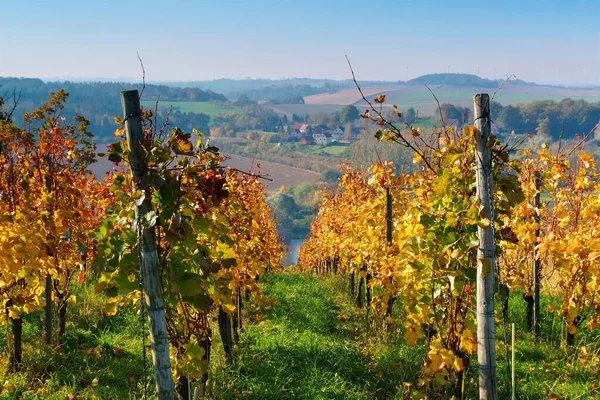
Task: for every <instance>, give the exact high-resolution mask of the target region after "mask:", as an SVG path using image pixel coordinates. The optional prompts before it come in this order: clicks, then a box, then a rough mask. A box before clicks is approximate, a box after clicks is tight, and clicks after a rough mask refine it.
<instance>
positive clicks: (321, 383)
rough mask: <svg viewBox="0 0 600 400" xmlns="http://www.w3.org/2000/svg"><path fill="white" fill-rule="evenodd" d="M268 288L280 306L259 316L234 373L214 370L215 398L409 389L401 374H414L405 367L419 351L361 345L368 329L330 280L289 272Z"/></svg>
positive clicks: (337, 395) (361, 395) (364, 394)
mask: <svg viewBox="0 0 600 400" xmlns="http://www.w3.org/2000/svg"><path fill="white" fill-rule="evenodd" d="M261 279H262V278H261ZM262 286H263V288H264V291H265V295H266V296H268V297H272V298H274V299H275V303H273V304H267V305H264V306H261V307H259V309H258V310H256V312H258V313H253V315H254V317H255V318H256V317H258V319H259V321H257V322H255V323H253V324H252V325H250V326H248V327H247V329H246V331H245V332H244V334H243V335H242V337H241V341H240V344H239V348H238V351H237V357H236V360H235V362H234V366H233V368H232V370H231V372H230V374H229V375H225V374H223V372H222V371H223V369H222V368H219V369H218V370H217V371H215V372H214V374H215V377H214V379H215V380H216V381H217V384H216V386H215V387H214V388H213V390H214V393H216V395H215V396H214V398H218V399H234V398H238V397H239V396H244V397H247V398H253V399H282V398H283V399H285V398H294V399H370V398H390V396H393V395H394V393H395V392H396V391H397V388H396V386H397V385H402V379H401V378H399V377H398V374H401V375H403V376H404V374H405V372H406V370H404V369H403V368H398V366H399V365H400V364H398V363H399V362H400V363H401V362H402V360H403V359H411V358H412V357H413V356H414V349H409V352H408V353H406V352H397V353H394V354H383V353H381V354H379V357H377V358H374V357H373V356H372V354H371V351H370V349H371V348H370V346H367V345H366V343H365V342H363V341H362V340H356V339H357V337H360V335H361V332H362V330H361V328H359V325H360V323H359V324H358V325H355V323H354V322H352V323H349V322H348V321H349V319H351V316H352V317H358V314H356V312H357V310H355V309H353V307H352V306H349V305H348V304H345V303H339V302H338V301H337V299H336V296H335V294H334V292H332V290H331V288H329V287H328V286H327V282H325V281H322V280H320V279H317V278H315V277H313V276H309V275H302V274H293V273H283V274H279V275H271V276H268V277H265V279H264V280H263V281H262ZM261 315H262V316H264V319H262V318H263V317H260V316H261ZM358 320H360V318H358V319H357V320H356V321H358Z"/></svg>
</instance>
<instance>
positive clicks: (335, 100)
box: [304, 86, 403, 105]
mask: <svg viewBox="0 0 600 400" xmlns="http://www.w3.org/2000/svg"><path fill="white" fill-rule="evenodd" d="M402 88H403V87H402V86H397V87H395V86H387V87H366V88H362V90H363V93H364V94H365V96H372V95H376V94H377V93H382V92H385V91H390V90H401V89H402ZM360 99H361V97H360V93H359V92H358V90H356V88H353V89H345V90H340V91H339V92H336V93H322V94H315V95H312V96H305V97H304V102H305V103H306V104H311V105H312V104H318V105H324V104H341V105H348V104H354V103H356V102H357V101H359V100H360Z"/></svg>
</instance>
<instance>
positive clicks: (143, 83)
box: [136, 51, 146, 99]
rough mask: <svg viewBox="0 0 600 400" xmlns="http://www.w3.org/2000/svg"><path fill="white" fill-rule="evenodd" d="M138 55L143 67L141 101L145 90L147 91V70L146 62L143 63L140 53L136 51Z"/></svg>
mask: <svg viewBox="0 0 600 400" xmlns="http://www.w3.org/2000/svg"><path fill="white" fill-rule="evenodd" d="M136 54H137V58H138V60H140V66H141V67H142V90H141V91H140V99H141V98H142V95H143V94H144V89H146V70H145V69H144V62H143V61H142V58H141V57H140V53H139V52H137V51H136Z"/></svg>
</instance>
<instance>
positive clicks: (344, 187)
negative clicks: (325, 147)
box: [0, 91, 600, 399]
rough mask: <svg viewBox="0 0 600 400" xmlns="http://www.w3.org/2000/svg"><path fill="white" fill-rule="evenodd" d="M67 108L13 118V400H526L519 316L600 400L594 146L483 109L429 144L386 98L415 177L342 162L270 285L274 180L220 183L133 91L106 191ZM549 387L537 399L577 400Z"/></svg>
mask: <svg viewBox="0 0 600 400" xmlns="http://www.w3.org/2000/svg"><path fill="white" fill-rule="evenodd" d="M67 96H68V95H67V94H66V93H65V92H64V91H58V92H56V93H53V94H52V96H51V98H50V99H49V100H48V102H47V103H46V104H44V105H43V106H41V107H40V108H39V109H37V110H35V111H33V112H31V113H28V114H26V115H25V116H24V118H23V124H24V125H23V126H22V127H21V126H18V125H17V124H16V123H14V122H13V121H12V118H11V114H10V112H6V111H2V112H0V135H1V136H0V207H2V217H1V219H0V302H1V303H2V306H3V312H2V313H1V314H0V321H1V322H2V325H3V326H4V328H5V335H4V337H2V338H0V351H2V352H3V354H6V355H7V356H8V357H7V358H6V360H4V361H2V363H0V371H2V372H4V374H5V377H4V378H5V379H4V384H3V385H2V386H1V387H0V396H2V398H48V397H53V398H73V399H74V398H118V397H123V398H125V397H126V396H129V397H130V398H146V397H154V396H156V397H157V398H159V399H172V398H175V397H177V398H179V399H189V398H195V399H198V398H206V397H208V398H237V397H252V398H259V399H265V398H307V399H309V398H314V399H316V398H323V399H325V398H361V399H362V398H403V399H419V398H427V399H446V398H448V399H449V398H455V399H465V398H474V397H477V396H479V398H482V399H498V398H506V397H510V394H511V391H512V392H513V395H514V394H516V396H517V397H520V396H519V394H520V392H519V390H521V389H522V390H525V386H527V385H528V384H531V382H525V381H523V379H520V380H519V382H518V384H517V385H516V388H515V386H514V385H513V384H514V380H513V384H511V382H510V380H509V378H510V372H509V371H510V369H511V367H515V365H514V363H513V362H511V361H510V357H509V347H510V345H511V344H512V343H513V342H512V340H511V339H510V337H509V336H510V335H509V331H510V324H511V323H514V322H517V325H518V329H519V330H520V331H519V336H520V337H521V338H523V337H527V338H529V339H531V340H530V341H531V342H532V343H533V347H535V348H538V347H539V348H543V349H545V352H546V354H540V355H537V356H535V357H537V359H538V360H542V361H543V369H545V372H546V373H548V374H550V371H551V368H553V367H552V366H553V365H554V366H556V365H557V363H559V361H560V363H563V364H561V365H563V368H565V369H568V368H569V367H568V366H565V365H564V363H566V362H567V361H565V360H570V361H568V362H571V364H569V365H576V366H577V368H578V371H579V372H577V374H578V376H579V378H578V379H580V381H581V382H584V383H583V386H584V388H583V389H581V390H580V391H579V392H576V393H577V396H579V398H591V397H594V396H596V397H598V391H597V389H596V388H595V386H593V387H592V386H591V385H590V384H589V382H593V381H594V380H596V381H597V379H598V371H600V370H599V367H598V365H599V364H598V362H599V353H598V350H597V346H596V344H595V340H596V339H597V337H598V333H599V332H598V327H599V323H600V322H599V321H598V312H600V296H599V293H598V280H599V279H600V267H599V263H598V261H599V260H600V233H599V227H600V181H599V180H598V174H597V167H596V164H595V162H594V159H593V157H592V156H591V155H589V154H587V153H585V151H584V146H585V141H586V138H587V136H583V137H579V138H576V139H575V141H574V142H569V143H567V142H566V141H562V140H561V142H560V143H559V145H558V147H556V148H552V149H551V148H550V146H548V145H543V146H541V147H539V148H537V147H533V145H532V146H528V145H525V144H524V143H525V142H523V141H521V142H516V143H502V142H501V141H500V140H499V139H498V138H496V137H495V136H493V135H491V134H490V118H489V103H490V101H489V97H488V96H487V95H477V96H476V98H475V111H476V113H475V126H469V127H465V128H463V129H460V130H457V129H455V128H453V127H447V128H446V127H445V125H444V121H443V117H442V118H441V119H442V121H441V126H442V128H434V130H433V132H432V133H431V134H430V133H427V134H425V133H424V132H421V130H420V129H418V128H416V127H415V126H413V125H411V124H410V123H404V124H403V125H401V126H400V125H397V124H395V122H394V121H390V120H387V119H385V117H384V115H383V113H382V112H381V111H382V110H383V106H384V103H385V101H386V99H385V96H384V95H380V96H378V97H376V98H375V99H374V103H375V104H370V109H368V110H367V111H366V112H365V113H364V114H363V115H362V117H363V118H366V119H370V120H372V121H374V122H375V123H376V124H377V125H378V126H379V127H380V128H381V130H379V131H378V132H377V134H376V137H377V138H378V139H379V140H382V141H388V142H390V143H391V144H390V145H394V146H400V145H402V146H405V147H407V148H409V149H410V150H411V151H412V152H413V153H414V160H413V168H412V170H411V171H405V170H397V169H396V168H395V167H394V165H392V164H391V163H389V162H385V161H381V162H379V163H377V164H375V165H373V166H372V167H371V169H370V170H369V171H358V170H354V169H352V168H351V167H350V166H348V165H343V166H342V167H341V168H342V173H343V175H342V177H341V178H340V181H339V185H338V186H337V188H336V189H326V190H323V192H322V199H321V201H320V206H319V210H318V215H317V217H316V219H315V220H314V221H313V222H312V225H311V231H310V235H309V237H308V239H307V240H306V242H305V243H304V244H303V246H302V247H301V249H300V253H299V263H298V266H297V267H294V268H293V269H292V271H291V272H285V273H276V272H281V270H282V266H281V261H282V257H283V253H284V248H283V245H282V244H281V242H282V240H281V238H280V237H279V235H278V233H277V231H276V229H275V222H274V221H273V219H272V217H271V210H270V208H269V207H268V206H267V204H266V202H265V196H266V195H265V187H264V185H263V184H262V183H261V177H260V175H256V174H248V173H244V172H240V171H238V170H235V169H232V168H226V167H225V166H224V165H226V164H227V163H226V160H225V157H223V156H222V155H221V154H220V153H219V150H218V149H217V148H216V147H214V146H212V145H211V144H210V141H209V140H207V139H206V138H204V136H203V135H202V133H200V132H198V131H195V130H194V131H192V132H184V131H182V130H180V129H178V128H172V127H170V126H169V125H168V123H167V122H162V121H158V120H157V117H156V115H154V113H153V112H152V111H151V110H147V109H144V108H142V107H141V106H140V101H139V97H140V96H139V94H138V92H137V91H126V92H122V93H121V101H122V105H123V114H122V116H123V118H118V117H115V123H116V125H117V126H118V128H117V129H116V131H115V133H114V136H115V142H114V143H112V144H110V145H108V146H107V149H106V150H105V151H104V152H101V153H98V155H99V156H100V157H103V158H106V159H107V160H109V161H110V162H112V163H113V169H112V171H111V172H109V173H107V175H106V176H105V177H103V178H102V179H100V178H99V177H95V176H94V175H92V174H90V173H89V170H88V167H89V166H90V164H91V163H92V162H93V161H94V158H95V156H96V149H95V144H94V142H93V141H92V135H91V133H89V132H88V130H87V127H88V122H87V121H86V120H85V119H83V118H81V117H76V119H75V120H74V122H73V123H71V122H69V121H67V120H66V118H64V117H63V115H62V112H63V110H64V104H65V101H66V100H67ZM1 106H2V104H0V108H1ZM396 110H397V108H396ZM397 114H398V117H400V112H397ZM340 288H342V289H341V291H340ZM521 321H523V322H522V323H521ZM216 331H218V334H217V332H216ZM215 343H219V346H215ZM531 354H533V352H532V353H531ZM561 355H562V356H563V358H564V359H563V360H558V358H560V357H561ZM535 357H534V358H535ZM548 357H554V359H552V360H551V359H549V358H548ZM497 359H498V362H497ZM520 361H521V362H522V363H524V362H528V363H529V364H527V365H528V368H533V369H530V370H529V371H533V370H534V369H536V368H535V367H533V366H531V363H533V364H535V361H536V360H535V359H533V360H523V359H522V358H521V359H520ZM540 368H542V367H541V366H540ZM518 370H519V371H522V367H521V366H519V368H518ZM582 371H584V372H582ZM577 374H574V375H577ZM99 376H101V377H100V378H99ZM531 376H533V375H531ZM556 379H557V382H558V381H561V382H563V383H564V382H565V381H569V379H570V377H569V375H568V372H565V373H564V374H562V375H560V376H558V377H557V378H556ZM573 379H576V378H573ZM477 380H478V382H477ZM540 380H542V381H543V379H541V378H540ZM555 385H556V383H554V385H551V387H550V384H549V385H548V386H546V387H544V388H543V389H540V390H543V391H544V392H543V393H541V392H536V390H538V389H539V388H537V389H530V392H528V393H530V394H531V391H533V392H534V394H535V395H536V396H539V397H534V398H557V399H558V398H573V397H575V395H572V393H571V392H568V391H567V392H565V391H563V392H561V390H563V389H562V386H561V385H558V386H557V387H556V388H555ZM534 387H535V386H534ZM515 390H516V393H515ZM561 393H562V394H561ZM523 398H528V397H523Z"/></svg>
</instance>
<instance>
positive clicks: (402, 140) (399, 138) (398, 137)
mask: <svg viewBox="0 0 600 400" xmlns="http://www.w3.org/2000/svg"><path fill="white" fill-rule="evenodd" d="M346 61H347V62H348V67H349V68H350V72H351V74H352V80H353V81H354V85H355V86H356V88H357V89H358V92H359V93H360V95H361V97H362V99H363V100H364V101H365V102H366V103H367V104H368V105H369V107H370V108H371V110H372V111H373V112H374V113H375V114H377V117H378V118H379V119H377V118H369V117H367V118H368V119H370V120H371V121H373V122H375V123H377V124H378V125H383V126H386V127H387V128H388V130H390V131H392V132H393V133H394V134H395V136H396V137H395V138H392V140H393V141H394V142H396V143H398V144H400V145H402V146H405V147H408V148H409V149H411V150H412V151H414V152H415V153H417V154H418V155H419V156H420V157H421V159H422V160H423V162H424V163H425V165H426V166H427V168H429V169H430V170H431V171H433V172H435V169H434V168H433V167H432V166H431V164H430V163H429V161H427V159H426V158H425V153H424V152H423V151H422V150H419V149H417V148H416V147H415V146H414V145H413V144H412V143H410V142H409V141H408V140H407V139H406V138H405V137H404V136H402V131H401V130H400V129H399V128H398V127H397V126H396V125H394V124H393V123H392V122H390V121H388V120H387V119H386V118H385V117H384V116H383V115H382V113H381V107H380V109H379V110H378V109H376V108H375V106H373V103H372V102H370V101H369V100H368V99H367V97H366V96H365V94H364V93H363V91H362V88H361V87H360V84H359V83H358V81H357V80H356V75H355V74H354V69H352V64H351V63H350V59H349V58H348V56H347V55H346ZM409 128H410V131H411V132H412V131H413V128H412V126H410V125H409Z"/></svg>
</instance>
